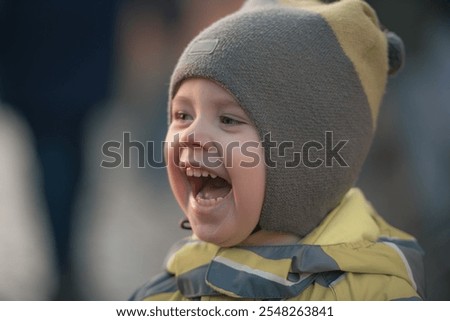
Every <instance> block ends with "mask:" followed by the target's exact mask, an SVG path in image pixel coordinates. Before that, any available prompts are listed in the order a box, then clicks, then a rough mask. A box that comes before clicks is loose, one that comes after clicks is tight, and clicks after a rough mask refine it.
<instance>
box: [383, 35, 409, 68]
mask: <svg viewBox="0 0 450 321" xmlns="http://www.w3.org/2000/svg"><path fill="white" fill-rule="evenodd" d="M386 38H387V41H388V58H389V71H388V74H389V75H391V76H392V75H395V74H396V73H397V72H398V71H400V69H401V68H402V67H403V65H404V63H405V46H404V45H403V41H402V39H401V38H400V37H399V36H397V35H396V34H395V33H393V32H391V31H386Z"/></svg>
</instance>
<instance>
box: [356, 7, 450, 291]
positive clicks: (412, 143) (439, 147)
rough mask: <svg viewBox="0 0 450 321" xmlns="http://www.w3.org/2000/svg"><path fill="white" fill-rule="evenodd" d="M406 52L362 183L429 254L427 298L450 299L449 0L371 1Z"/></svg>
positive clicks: (387, 215)
mask: <svg viewBox="0 0 450 321" xmlns="http://www.w3.org/2000/svg"><path fill="white" fill-rule="evenodd" d="M368 2H369V3H371V4H372V5H373V6H374V8H375V9H376V10H377V12H378V13H379V18H380V20H381V22H382V23H383V24H384V25H386V26H387V27H388V28H392V29H393V30H396V32H397V33H398V34H399V35H400V36H401V37H402V39H403V40H404V42H405V47H406V65H405V68H404V70H403V71H402V72H400V73H399V74H398V76H397V77H395V78H394V79H392V80H391V81H390V84H389V86H388V89H387V94H386V96H385V99H384V106H382V108H381V112H380V117H379V121H378V126H379V128H378V130H377V132H378V136H377V137H376V139H375V141H374V143H373V146H372V151H371V153H370V154H369V157H368V163H367V164H366V166H365V168H364V170H363V175H362V177H361V179H360V182H359V184H360V185H361V186H362V187H363V188H364V190H366V191H367V194H368V197H371V199H372V200H373V202H374V203H375V205H376V206H377V207H378V208H379V210H380V212H381V213H383V216H384V217H385V218H386V219H387V220H388V221H389V222H392V223H393V224H394V225H395V224H397V225H398V226H399V227H400V228H403V229H405V230H406V231H408V232H410V233H412V234H414V235H416V236H417V237H418V239H419V242H420V243H421V245H422V246H423V247H424V251H425V268H426V276H427V280H426V281H427V299H430V300H450V256H449V255H448V249H449V247H450V129H449V128H450V127H449V121H450V59H449V57H450V41H449V40H450V1H448V0H433V1H424V0H397V1H394V2H392V1H383V0H369V1H368Z"/></svg>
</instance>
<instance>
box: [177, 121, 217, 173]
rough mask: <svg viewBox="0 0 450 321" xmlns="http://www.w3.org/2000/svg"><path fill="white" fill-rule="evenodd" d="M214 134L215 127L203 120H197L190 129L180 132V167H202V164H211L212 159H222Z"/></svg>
mask: <svg viewBox="0 0 450 321" xmlns="http://www.w3.org/2000/svg"><path fill="white" fill-rule="evenodd" d="M214 133H215V129H214V126H213V125H212V124H211V123H210V122H208V121H207V120H205V119H201V118H197V119H195V120H194V121H193V122H192V123H191V124H190V126H189V127H187V128H186V129H185V130H183V131H182V132H180V133H179V134H180V136H179V147H180V148H179V151H180V158H179V159H180V165H182V164H189V165H190V166H193V167H200V164H205V162H206V161H208V162H209V160H210V158H212V159H217V158H220V154H221V153H220V152H219V150H220V148H218V147H217V145H218V144H219V142H217V141H215V140H214V137H215V134H214ZM205 159H206V160H205ZM208 164H209V163H208Z"/></svg>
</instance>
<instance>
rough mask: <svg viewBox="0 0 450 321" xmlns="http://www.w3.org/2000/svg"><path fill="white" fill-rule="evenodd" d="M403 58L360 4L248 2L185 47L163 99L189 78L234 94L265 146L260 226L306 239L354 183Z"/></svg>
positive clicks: (368, 9) (396, 41) (312, 0)
mask: <svg viewBox="0 0 450 321" xmlns="http://www.w3.org/2000/svg"><path fill="white" fill-rule="evenodd" d="M330 2H332V3H330ZM390 43H392V45H389V44H390ZM388 52H389V54H388ZM402 58H403V52H402V43H401V40H399V38H398V37H396V36H395V35H393V34H392V33H387V32H384V31H382V30H381V28H380V26H379V23H378V19H377V16H376V14H375V12H374V11H373V9H372V8H371V7H370V6H369V5H368V4H367V3H366V2H364V1H360V0H341V1H319V0H279V1H277V0H250V1H247V2H246V3H245V4H244V6H243V8H242V9H241V10H239V11H237V12H236V13H234V14H232V15H230V16H228V17H225V18H223V19H221V20H219V21H218V22H216V23H214V24H213V25H211V26H210V27H208V28H207V29H206V30H204V31H203V32H201V33H200V34H199V35H198V36H197V37H196V38H195V39H194V40H193V41H192V42H191V43H190V44H189V45H188V47H187V48H186V49H185V51H184V53H183V54H182V56H181V57H180V59H179V61H178V64H177V66H176V68H175V70H174V73H173V75H172V78H171V84H170V92H169V95H170V100H172V98H173V97H174V95H175V93H176V91H177V89H178V88H179V86H180V84H181V82H182V81H183V80H185V79H187V78H192V77H200V78H206V79H211V80H213V81H215V82H216V83H218V84H219V85H221V86H223V87H224V88H225V89H226V90H228V91H229V92H230V93H232V95H234V97H235V98H236V100H237V102H238V103H239V104H240V105H241V107H242V108H243V109H244V110H245V111H246V112H247V114H248V116H249V117H250V118H251V119H252V121H253V122H254V124H255V125H256V128H257V130H258V131H259V134H260V137H261V139H263V144H264V148H265V156H266V164H267V172H266V192H265V199H264V204H263V208H262V212H261V218H260V222H259V225H260V227H261V228H262V229H265V230H270V231H280V232H290V233H294V234H297V235H299V236H305V235H306V234H308V233H309V232H310V231H311V230H312V229H313V228H314V227H316V226H317V225H318V224H319V223H320V222H321V221H322V219H323V218H324V217H325V216H326V215H327V213H329V212H330V211H331V210H332V209H333V208H335V207H336V206H337V205H338V204H339V202H340V200H341V199H342V198H343V196H344V195H345V193H346V192H347V191H348V190H349V189H350V188H351V187H352V185H353V184H354V182H355V180H356V178H357V176H358V174H359V172H360V170H361V167H362V164H363V162H364V160H365V158H366V156H367V153H368V150H369V147H370V145H371V141H372V137H373V133H374V129H375V123H376V118H377V114H378V108H379V105H380V103H381V100H382V97H383V94H384V90H385V86H386V80H387V75H388V73H389V72H390V71H391V72H393V71H394V69H398V67H399V62H401V61H402ZM389 59H390V60H392V61H393V62H394V63H392V68H390V66H389ZM169 106H170V104H169ZM169 108H170V107H169Z"/></svg>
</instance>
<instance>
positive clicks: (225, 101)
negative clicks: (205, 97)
mask: <svg viewBox="0 0 450 321" xmlns="http://www.w3.org/2000/svg"><path fill="white" fill-rule="evenodd" d="M174 101H178V102H181V103H191V102H192V99H191V98H189V97H187V96H183V95H176V96H175V97H174V98H173V99H172V102H174ZM212 103H213V104H215V105H217V106H218V107H220V108H223V107H227V106H230V105H233V106H236V107H239V108H241V106H240V105H239V104H238V102H237V101H236V100H234V99H232V98H228V97H220V98H217V99H213V100H212Z"/></svg>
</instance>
